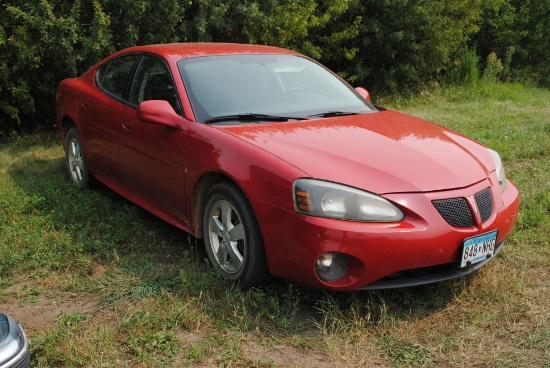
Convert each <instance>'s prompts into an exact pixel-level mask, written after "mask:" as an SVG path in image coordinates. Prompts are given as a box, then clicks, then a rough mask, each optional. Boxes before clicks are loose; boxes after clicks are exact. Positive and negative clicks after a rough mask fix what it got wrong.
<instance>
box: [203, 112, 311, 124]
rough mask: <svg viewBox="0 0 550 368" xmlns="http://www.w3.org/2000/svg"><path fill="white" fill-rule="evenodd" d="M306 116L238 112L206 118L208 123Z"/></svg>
mask: <svg viewBox="0 0 550 368" xmlns="http://www.w3.org/2000/svg"><path fill="white" fill-rule="evenodd" d="M305 119H306V118H304V117H297V116H278V115H267V114H254V113H250V114H236V115H224V116H215V117H213V118H210V119H206V120H205V121H204V122H205V123H206V124H212V123H219V122H222V121H242V122H256V121H289V120H305Z"/></svg>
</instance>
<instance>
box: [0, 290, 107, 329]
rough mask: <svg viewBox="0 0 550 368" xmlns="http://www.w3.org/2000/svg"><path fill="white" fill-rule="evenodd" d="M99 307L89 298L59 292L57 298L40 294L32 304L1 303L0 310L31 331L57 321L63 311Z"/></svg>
mask: <svg viewBox="0 0 550 368" xmlns="http://www.w3.org/2000/svg"><path fill="white" fill-rule="evenodd" d="M97 308H98V307H97V305H96V304H95V303H93V302H91V301H90V300H89V299H85V298H82V297H79V296H76V295H75V294H71V293H59V294H57V295H56V296H55V298H50V297H45V296H40V297H38V298H37V300H36V302H33V303H32V304H30V305H23V306H18V305H14V304H0V311H2V312H3V313H7V314H9V315H11V316H12V317H13V318H15V319H16V320H18V321H19V323H21V324H22V325H23V326H24V327H25V329H26V330H29V331H30V330H34V329H42V328H43V327H44V326H47V325H51V324H53V323H55V320H56V318H57V316H58V315H60V314H61V313H65V314H72V313H75V312H78V313H89V312H93V311H95V310H96V309H97Z"/></svg>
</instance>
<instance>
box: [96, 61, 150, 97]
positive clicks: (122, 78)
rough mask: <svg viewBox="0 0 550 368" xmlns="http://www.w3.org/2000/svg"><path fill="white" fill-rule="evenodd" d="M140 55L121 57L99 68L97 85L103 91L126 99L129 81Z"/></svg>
mask: <svg viewBox="0 0 550 368" xmlns="http://www.w3.org/2000/svg"><path fill="white" fill-rule="evenodd" d="M139 56H140V55H139V54H132V55H126V56H121V57H119V58H116V59H113V60H111V61H109V62H108V63H107V64H104V65H102V66H101V67H99V69H98V71H97V74H96V83H97V85H98V87H99V88H100V89H102V90H103V91H105V92H107V93H109V94H111V95H113V96H114V97H117V98H119V99H124V97H125V95H126V90H127V87H128V80H129V79H130V76H131V75H132V69H133V68H134V64H135V63H136V60H137V59H138V58H139Z"/></svg>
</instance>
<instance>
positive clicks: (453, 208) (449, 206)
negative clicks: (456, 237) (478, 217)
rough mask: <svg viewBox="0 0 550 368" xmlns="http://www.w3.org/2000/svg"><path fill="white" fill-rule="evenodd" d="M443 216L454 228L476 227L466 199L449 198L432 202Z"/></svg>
mask: <svg viewBox="0 0 550 368" xmlns="http://www.w3.org/2000/svg"><path fill="white" fill-rule="evenodd" d="M432 203H433V205H434V206H435V208H436V209H437V211H438V212H439V214H440V215H441V216H443V218H444V219H445V221H447V222H448V223H449V225H452V226H454V227H460V228H466V227H472V226H474V219H473V217H472V212H471V211H470V207H468V203H466V199H465V198H449V199H439V200H436V201H432Z"/></svg>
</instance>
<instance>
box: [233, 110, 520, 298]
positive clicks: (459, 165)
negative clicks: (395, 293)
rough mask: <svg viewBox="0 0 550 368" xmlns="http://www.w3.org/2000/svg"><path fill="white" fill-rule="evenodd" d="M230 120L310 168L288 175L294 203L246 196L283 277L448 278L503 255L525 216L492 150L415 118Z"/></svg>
mask: <svg viewBox="0 0 550 368" xmlns="http://www.w3.org/2000/svg"><path fill="white" fill-rule="evenodd" d="M223 129H224V130H225V131H227V132H229V133H231V134H235V135H236V136H238V137H239V138H240V139H244V140H247V141H248V142H249V143H252V144H254V145H257V146H258V147H260V146H261V149H262V150H263V151H268V152H270V153H271V154H273V155H274V156H276V157H277V158H278V159H282V160H283V161H284V162H288V163H290V164H292V166H293V167H294V168H299V169H300V170H302V171H303V172H304V173H306V174H305V175H303V176H302V177H299V178H296V180H295V181H294V182H293V183H290V184H287V185H288V187H289V188H288V194H289V197H288V198H289V199H291V200H292V201H293V202H292V204H291V206H285V205H281V204H279V205H269V204H268V203H267V202H268V200H265V199H262V195H260V194H254V195H253V196H251V198H250V201H251V203H252V205H253V207H254V208H255V211H256V216H257V217H258V220H259V223H260V224H262V233H263V235H264V243H265V246H266V252H267V255H268V263H269V269H270V272H271V273H272V274H273V275H274V276H277V277H280V278H284V279H287V280H291V281H295V282H297V283H301V284H305V285H308V286H312V287H317V288H324V289H331V290H356V289H375V288H392V287H403V286H413V285H420V284H427V283H433V282H438V281H442V280H447V279H452V278H455V277H459V276H463V275H466V274H469V273H471V272H473V271H475V270H477V269H478V268H480V267H481V266H483V265H484V264H486V263H487V262H489V261H490V260H491V259H492V258H493V257H494V256H496V255H497V254H498V253H499V252H500V250H501V249H502V245H503V243H504V240H505V239H506V237H507V236H508V235H509V234H510V232H511V230H512V228H513V226H514V224H515V221H516V218H517V216H518V211H519V195H518V190H517V188H516V187H515V186H514V185H513V184H512V183H511V182H510V181H508V180H507V179H506V177H505V173H504V169H503V167H502V162H501V160H500V157H499V156H498V154H497V153H496V152H494V151H492V150H490V149H487V148H486V147H484V146H482V145H481V144H479V143H477V142H475V141H473V140H471V139H468V138H466V137H464V136H462V135H460V134H458V133H456V132H452V131H450V130H447V129H445V128H443V127H440V126H437V125H435V124H431V123H428V122H425V121H422V120H420V119H416V118H412V117H410V116H406V115H403V114H399V113H396V112H393V111H389V110H388V111H384V112H380V113H376V114H367V115H358V116H353V117H337V118H332V119H330V120H329V119H325V120H324V121H310V122H295V123H285V124H278V125H272V126H271V127H261V126H252V127H240V128H231V127H228V128H223ZM312 131H314V132H316V133H317V134H318V137H319V139H314V138H315V135H313V134H311V132H312ZM413 132H416V133H413ZM306 136H307V137H308V138H309V139H306ZM260 142H261V143H262V144H261V145H260V144H259V143H260ZM321 149H322V152H321ZM388 152H390V153H388ZM268 195H270V194H269V193H267V192H266V196H268Z"/></svg>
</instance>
